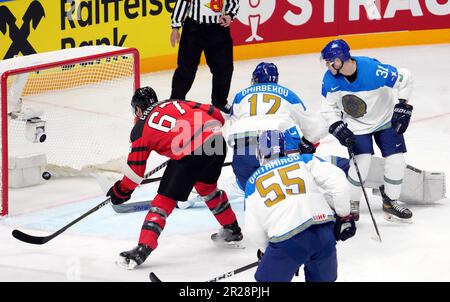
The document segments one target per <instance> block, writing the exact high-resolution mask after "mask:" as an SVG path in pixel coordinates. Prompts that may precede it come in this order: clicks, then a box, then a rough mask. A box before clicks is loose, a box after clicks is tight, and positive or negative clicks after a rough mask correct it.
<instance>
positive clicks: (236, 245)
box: [213, 240, 245, 249]
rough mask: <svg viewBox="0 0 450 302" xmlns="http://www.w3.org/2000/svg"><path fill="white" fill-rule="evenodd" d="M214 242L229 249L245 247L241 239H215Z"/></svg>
mask: <svg viewBox="0 0 450 302" xmlns="http://www.w3.org/2000/svg"><path fill="white" fill-rule="evenodd" d="M213 243H214V244H215V245H216V246H217V247H221V248H222V247H224V248H229V249H245V246H244V245H243V244H242V242H240V241H230V242H225V241H214V240H213Z"/></svg>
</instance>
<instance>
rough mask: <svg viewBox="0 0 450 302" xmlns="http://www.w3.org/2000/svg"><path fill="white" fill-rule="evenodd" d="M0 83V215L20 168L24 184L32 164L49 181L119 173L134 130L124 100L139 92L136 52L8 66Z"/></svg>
mask: <svg viewBox="0 0 450 302" xmlns="http://www.w3.org/2000/svg"><path fill="white" fill-rule="evenodd" d="M0 77H1V129H2V131H1V151H2V160H1V172H0V173H1V188H0V190H1V195H0V196H1V203H0V206H1V207H0V210H1V211H0V215H6V214H8V212H9V210H8V209H9V208H10V205H11V204H12V203H13V202H15V201H14V196H12V194H11V192H12V191H14V189H12V188H11V186H12V176H11V175H12V174H11V173H12V171H13V170H14V169H15V171H14V173H16V174H14V177H17V172H18V168H20V166H21V165H22V166H23V167H22V168H23V169H22V170H20V169H19V172H20V173H23V174H25V176H24V177H25V178H26V177H27V175H26V173H27V164H30V163H29V162H33V161H34V162H36V161H39V160H36V158H39V156H41V158H42V156H44V157H45V163H46V165H45V171H48V172H50V175H52V179H53V177H57V174H58V173H61V175H64V174H67V175H72V174H73V175H77V174H79V175H82V173H83V171H89V172H90V171H93V170H95V169H105V170H118V169H119V168H118V167H119V166H120V163H119V164H118V163H117V161H119V160H123V158H124V157H125V156H126V155H127V153H128V148H129V133H130V129H131V127H132V125H133V118H132V115H131V114H130V100H131V96H132V95H133V92H134V91H135V89H136V88H138V87H139V85H140V82H139V81H140V80H139V54H138V51H137V50H136V49H134V48H120V47H114V46H88V47H81V48H73V49H66V50H59V51H53V52H48V53H41V54H35V55H30V56H24V57H17V58H13V59H7V60H3V61H0ZM41 126H42V127H41ZM21 158H22V159H23V158H25V159H26V158H28V159H31V160H28V163H27V160H22V159H21ZM30 171H32V170H30ZM117 172H118V173H120V171H117ZM20 173H19V174H20ZM8 174H9V175H8ZM47 175H48V174H47ZM40 181H41V182H42V180H40ZM43 183H44V184H45V183H46V182H45V181H44V182H43Z"/></svg>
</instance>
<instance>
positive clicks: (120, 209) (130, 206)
mask: <svg viewBox="0 0 450 302" xmlns="http://www.w3.org/2000/svg"><path fill="white" fill-rule="evenodd" d="M200 201H203V198H202V197H201V196H200V195H199V196H195V197H193V198H191V199H189V200H187V201H185V203H187V207H186V208H188V207H190V206H192V205H194V204H195V203H196V202H200ZM151 203H152V201H151V200H150V201H136V202H130V203H122V204H112V208H113V210H114V211H116V213H119V214H126V213H135V212H140V211H148V209H149V208H150V206H151Z"/></svg>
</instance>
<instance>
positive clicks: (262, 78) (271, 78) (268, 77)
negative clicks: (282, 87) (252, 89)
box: [252, 62, 278, 84]
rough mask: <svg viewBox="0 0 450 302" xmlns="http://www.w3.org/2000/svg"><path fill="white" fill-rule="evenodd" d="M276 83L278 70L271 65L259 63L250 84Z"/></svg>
mask: <svg viewBox="0 0 450 302" xmlns="http://www.w3.org/2000/svg"><path fill="white" fill-rule="evenodd" d="M256 83H278V68H277V66H276V65H275V64H273V63H265V62H261V63H259V64H258V66H256V68H255V70H254V71H253V74H252V84H256Z"/></svg>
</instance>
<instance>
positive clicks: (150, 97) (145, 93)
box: [131, 86, 158, 115]
mask: <svg viewBox="0 0 450 302" xmlns="http://www.w3.org/2000/svg"><path fill="white" fill-rule="evenodd" d="M156 103H158V96H157V95H156V92H155V90H153V88H151V87H150V86H145V87H141V88H138V89H136V91H135V92H134V95H133V98H132V99H131V110H132V111H133V113H134V115H136V107H139V108H141V110H142V111H144V110H145V109H147V108H148V107H150V106H152V105H154V104H156Z"/></svg>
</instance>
